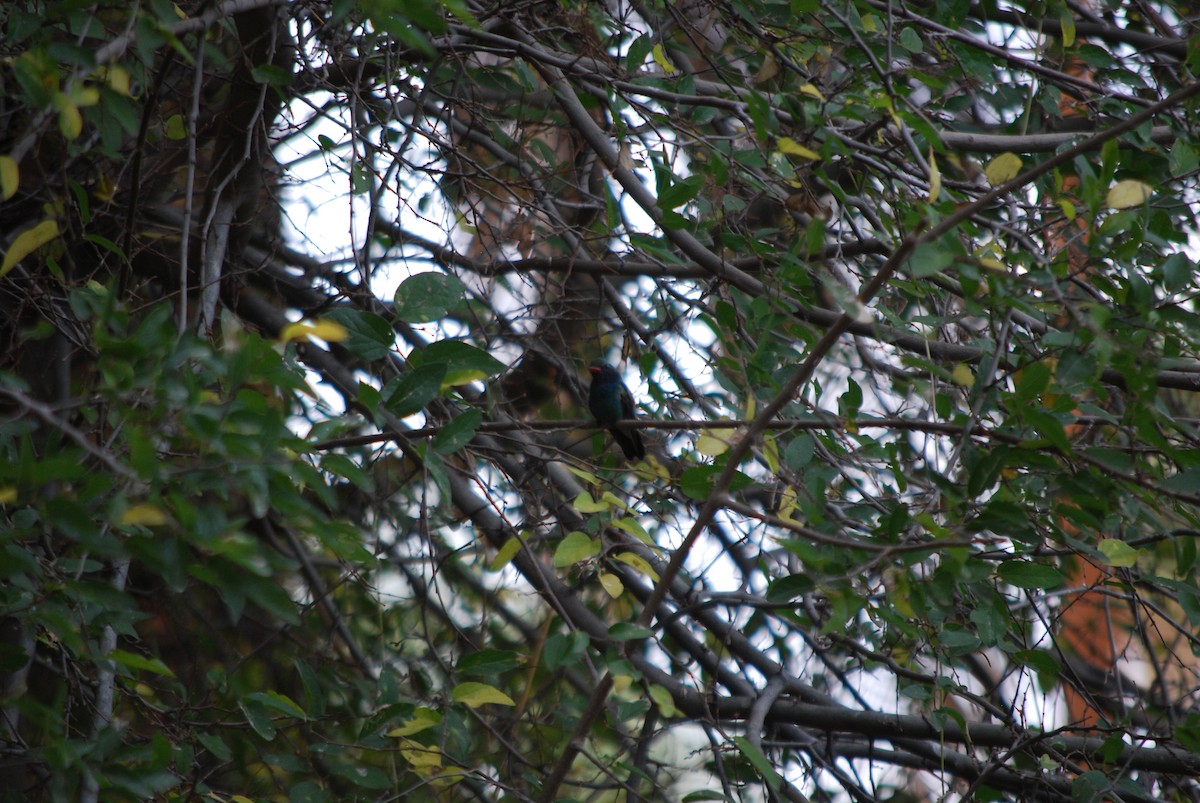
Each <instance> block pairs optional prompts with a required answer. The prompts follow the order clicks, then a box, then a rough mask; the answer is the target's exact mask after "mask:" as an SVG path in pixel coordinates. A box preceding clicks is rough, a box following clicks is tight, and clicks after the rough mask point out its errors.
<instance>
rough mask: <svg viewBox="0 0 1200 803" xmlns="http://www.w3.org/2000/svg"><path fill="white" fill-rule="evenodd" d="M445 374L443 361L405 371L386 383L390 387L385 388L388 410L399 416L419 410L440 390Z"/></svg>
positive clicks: (434, 397)
mask: <svg viewBox="0 0 1200 803" xmlns="http://www.w3.org/2000/svg"><path fill="white" fill-rule="evenodd" d="M445 376H446V366H445V364H443V363H433V364H432V365H422V366H420V367H418V368H414V369H412V370H411V371H405V372H404V373H403V374H401V375H400V376H399V378H398V379H395V380H393V381H392V382H389V383H388V384H389V385H390V386H391V387H390V389H388V388H385V394H386V398H387V402H386V405H387V409H388V412H390V413H392V414H394V415H398V416H400V417H404V416H408V415H412V414H413V413H416V412H420V411H421V410H422V409H424V407H425V405H427V404H429V402H431V401H433V400H434V399H436V398H437V397H438V394H440V393H441V392H442V379H443V378H444V377H445ZM393 383H394V384H393Z"/></svg>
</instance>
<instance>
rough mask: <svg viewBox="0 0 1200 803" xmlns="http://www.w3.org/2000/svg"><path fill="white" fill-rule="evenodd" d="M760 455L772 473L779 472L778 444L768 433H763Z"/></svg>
mask: <svg viewBox="0 0 1200 803" xmlns="http://www.w3.org/2000/svg"><path fill="white" fill-rule="evenodd" d="M762 456H763V460H765V461H766V462H767V468H768V469H770V471H771V473H772V474H778V473H779V444H777V443H775V439H774V438H772V437H771V436H770V435H763V439H762Z"/></svg>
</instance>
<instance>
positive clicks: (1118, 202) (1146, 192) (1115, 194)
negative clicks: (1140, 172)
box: [1106, 178, 1154, 209]
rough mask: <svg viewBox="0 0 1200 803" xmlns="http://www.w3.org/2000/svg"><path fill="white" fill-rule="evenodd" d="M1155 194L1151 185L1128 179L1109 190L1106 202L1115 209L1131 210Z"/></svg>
mask: <svg viewBox="0 0 1200 803" xmlns="http://www.w3.org/2000/svg"><path fill="white" fill-rule="evenodd" d="M1153 192H1154V188H1153V187H1151V186H1150V185H1149V184H1146V183H1145V182H1142V181H1136V180H1134V179H1131V178H1127V179H1125V180H1124V181H1118V182H1117V183H1116V184H1114V185H1112V187H1110V188H1109V190H1108V198H1107V199H1106V201H1107V202H1108V205H1109V206H1111V207H1112V208H1113V209H1129V208H1130V207H1133V206H1141V205H1142V204H1143V203H1145V202H1146V199H1147V198H1149V197H1150V195H1151V194H1152V193H1153Z"/></svg>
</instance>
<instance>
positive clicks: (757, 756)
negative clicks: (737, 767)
mask: <svg viewBox="0 0 1200 803" xmlns="http://www.w3.org/2000/svg"><path fill="white" fill-rule="evenodd" d="M733 743H734V744H736V745H737V748H738V750H740V751H741V752H742V755H743V756H745V757H746V760H747V761H749V762H750V764H751V765H752V766H753V767H754V770H755V771H756V772H757V773H758V774H759V776H760V777H761V778H762V779H763V781H765V782H766V784H767V786H768V787H770V788H771V790H772V791H774V792H778V791H779V788H780V787H781V786H782V785H783V778H781V777H779V773H777V772H776V771H775V767H774V766H773V765H772V764H771V762H770V760H769V759H768V758H767V757H766V756H765V755H763V752H762V751H761V750H759V749H758V748H757V747H756V746H755V745H754V744H753V743H751V741H750V740H749V739H747V738H746V737H745V736H734V737H733Z"/></svg>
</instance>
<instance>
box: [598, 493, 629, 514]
mask: <svg viewBox="0 0 1200 803" xmlns="http://www.w3.org/2000/svg"><path fill="white" fill-rule="evenodd" d="M600 499H601V500H602V501H605V502H608V506H609V507H611V508H615V509H617V510H625V509H627V508H628V507H629V506H628V505H626V504H625V503H624V502H623V501H622V500H621V498H620V497H619V496H617V495H616V494H615V493H613V492H612V491H605V492H604V493H603V494H602V495H601V497H600Z"/></svg>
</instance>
